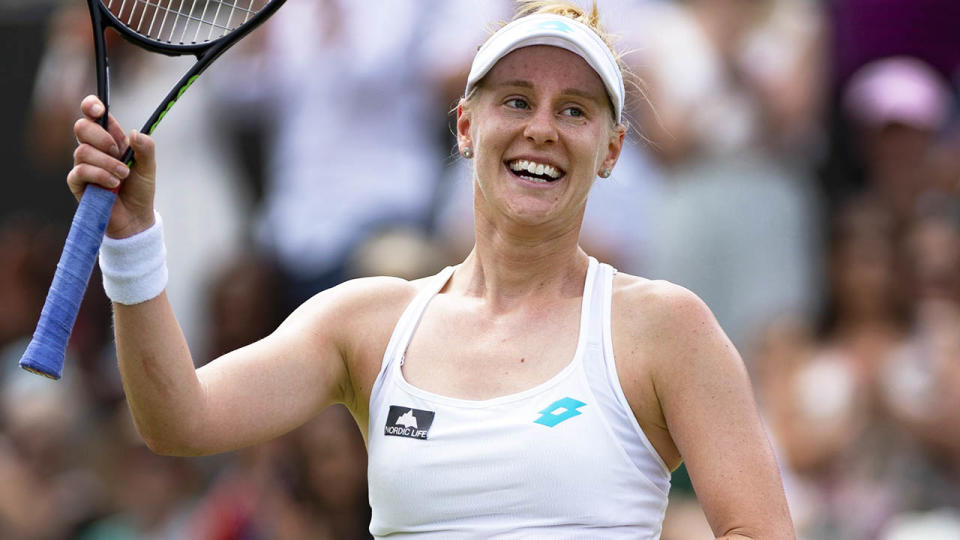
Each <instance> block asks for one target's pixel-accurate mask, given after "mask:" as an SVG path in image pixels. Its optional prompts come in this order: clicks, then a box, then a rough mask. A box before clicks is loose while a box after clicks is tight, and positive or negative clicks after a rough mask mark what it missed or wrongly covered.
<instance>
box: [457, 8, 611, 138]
mask: <svg viewBox="0 0 960 540" xmlns="http://www.w3.org/2000/svg"><path fill="white" fill-rule="evenodd" d="M532 45H550V46H553V47H560V48H561V49H566V50H568V51H570V52H572V53H575V54H576V55H578V56H580V57H581V58H583V59H584V60H586V62H587V64H590V67H592V68H593V70H594V71H596V72H597V75H599V76H600V80H602V81H603V85H604V86H605V87H606V88H607V94H608V95H609V96H610V102H611V103H613V115H614V117H615V118H616V119H617V122H618V123H619V122H620V116H621V113H622V112H623V95H624V88H623V74H622V73H621V72H620V66H618V65H617V59H616V58H615V57H614V56H613V52H612V51H611V50H610V48H609V47H607V44H606V43H604V42H603V40H602V39H600V36H599V35H597V33H596V32H594V31H593V30H591V29H590V27H588V26H587V25H585V24H583V23H581V22H578V21H575V20H573V19H571V18H569V17H562V16H560V15H550V14H540V15H529V16H527V17H522V18H520V19H517V20H515V21H513V22H511V23H510V24H507V25H506V26H504V27H503V28H501V29H500V30H497V32H496V33H495V34H493V35H492V36H490V39H488V40H487V41H486V43H484V44H483V46H481V47H480V50H479V51H477V55H476V56H475V57H474V58H473V65H472V66H471V67H470V75H469V76H468V77H467V90H466V93H465V94H464V95H469V94H470V91H471V90H473V87H474V86H476V85H477V83H478V82H480V79H483V77H484V76H486V74H487V73H489V72H490V70H491V69H492V68H493V66H494V64H496V63H497V62H498V61H500V59H501V58H503V57H504V56H506V55H507V54H509V53H511V52H513V51H515V50H517V49H520V48H523V47H530V46H532Z"/></svg>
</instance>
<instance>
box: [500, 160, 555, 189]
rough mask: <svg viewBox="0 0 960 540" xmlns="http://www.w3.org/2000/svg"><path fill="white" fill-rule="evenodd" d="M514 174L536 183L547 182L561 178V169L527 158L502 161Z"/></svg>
mask: <svg viewBox="0 0 960 540" xmlns="http://www.w3.org/2000/svg"><path fill="white" fill-rule="evenodd" d="M504 165H506V166H507V169H509V170H510V172H511V173H513V175H514V176H516V177H518V178H522V179H523V180H526V181H528V182H533V183H536V184H549V183H551V182H556V181H557V180H559V179H561V178H563V176H564V175H565V174H566V173H565V172H564V171H563V169H560V168H558V167H554V166H553V165H550V164H549V163H542V162H538V161H532V160H528V159H514V160H511V161H507V162H505V163H504Z"/></svg>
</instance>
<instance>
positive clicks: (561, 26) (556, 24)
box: [537, 21, 573, 34]
mask: <svg viewBox="0 0 960 540" xmlns="http://www.w3.org/2000/svg"><path fill="white" fill-rule="evenodd" d="M537 28H538V29H542V30H556V31H557V32H564V33H566V34H569V33H570V32H573V28H570V27H569V26H568V25H567V23H565V22H562V21H544V22H542V23H540V24H538V25H537Z"/></svg>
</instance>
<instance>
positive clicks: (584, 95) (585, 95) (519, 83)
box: [500, 79, 605, 101]
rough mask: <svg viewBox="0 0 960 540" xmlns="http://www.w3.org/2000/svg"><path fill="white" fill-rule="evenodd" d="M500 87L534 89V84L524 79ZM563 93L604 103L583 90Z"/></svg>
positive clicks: (503, 83)
mask: <svg viewBox="0 0 960 540" xmlns="http://www.w3.org/2000/svg"><path fill="white" fill-rule="evenodd" d="M500 86H519V87H521V88H533V84H531V83H530V81H526V80H523V79H516V80H513V81H505V82H502V83H500ZM562 93H563V94H567V95H571V96H579V97H582V98H584V99H592V100H594V101H598V100H600V101H602V98H598V97H597V96H595V95H593V94H590V93H588V92H584V91H583V90H578V89H576V88H564V89H563V92H562ZM604 97H605V96H604Z"/></svg>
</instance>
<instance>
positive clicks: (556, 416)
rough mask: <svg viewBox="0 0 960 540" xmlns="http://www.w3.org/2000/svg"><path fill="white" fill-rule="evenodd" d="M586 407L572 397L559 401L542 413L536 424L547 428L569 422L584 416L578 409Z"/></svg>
mask: <svg viewBox="0 0 960 540" xmlns="http://www.w3.org/2000/svg"><path fill="white" fill-rule="evenodd" d="M585 405H586V403H584V402H582V401H578V400H576V399H573V398H571V397H565V398H563V399H558V400H556V401H554V402H553V403H551V404H549V405H547V408H545V409H543V410H542V411H540V418H537V419H536V420H534V422H535V423H537V424H542V425H544V426H547V427H553V426H555V425H557V424H559V423H560V422H563V421H564V420H569V419H571V418H573V417H574V416H577V415H580V414H583V413H581V412H580V411H578V410H577V409H579V408H580V407H583V406H585Z"/></svg>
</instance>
